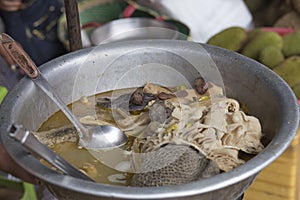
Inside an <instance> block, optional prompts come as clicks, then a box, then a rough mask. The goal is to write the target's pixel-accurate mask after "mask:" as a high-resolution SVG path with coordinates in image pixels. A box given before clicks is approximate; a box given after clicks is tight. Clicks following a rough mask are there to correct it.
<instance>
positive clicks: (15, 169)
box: [0, 142, 39, 184]
mask: <svg viewBox="0 0 300 200" xmlns="http://www.w3.org/2000/svg"><path fill="white" fill-rule="evenodd" d="M0 170H1V171H3V172H6V173H9V174H11V175H13V176H15V177H17V178H20V179H22V180H23V181H26V182H29V183H33V184H39V180H38V179H37V178H35V177H34V176H33V175H31V174H30V173H28V172H27V171H26V170H24V169H23V168H22V167H20V166H19V165H18V164H17V163H16V162H15V161H14V160H13V159H12V158H11V157H10V156H9V154H8V153H7V151H6V150H5V149H4V147H3V145H2V144H1V142H0Z"/></svg>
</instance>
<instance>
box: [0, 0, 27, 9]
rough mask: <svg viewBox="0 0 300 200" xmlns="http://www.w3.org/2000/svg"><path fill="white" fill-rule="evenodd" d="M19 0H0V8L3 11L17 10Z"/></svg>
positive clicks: (20, 3) (19, 6)
mask: <svg viewBox="0 0 300 200" xmlns="http://www.w3.org/2000/svg"><path fill="white" fill-rule="evenodd" d="M21 6H22V1H21V0H0V9H1V10H5V11H17V10H19V9H20V8H21Z"/></svg>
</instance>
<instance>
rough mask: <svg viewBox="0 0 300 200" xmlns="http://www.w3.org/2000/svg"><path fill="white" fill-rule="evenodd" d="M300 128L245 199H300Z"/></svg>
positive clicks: (250, 189)
mask: <svg viewBox="0 0 300 200" xmlns="http://www.w3.org/2000/svg"><path fill="white" fill-rule="evenodd" d="M299 185H300V128H299V129H298V133H297V135H296V137H295V138H294V140H293V142H292V144H291V145H290V146H289V148H288V149H287V150H286V151H285V152H284V153H283V154H282V155H281V156H280V157H279V158H278V159H277V160H275V161H274V162H273V163H272V164H270V165H269V166H268V167H266V168H265V169H264V170H263V171H262V172H261V173H260V174H259V175H258V177H257V178H256V180H255V181H254V183H253V184H252V185H251V186H250V188H249V189H248V190H247V191H246V193H245V197H244V200H300V191H299V188H298V187H299Z"/></svg>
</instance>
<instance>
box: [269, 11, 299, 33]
mask: <svg viewBox="0 0 300 200" xmlns="http://www.w3.org/2000/svg"><path fill="white" fill-rule="evenodd" d="M274 26H275V27H283V28H294V29H300V14H299V13H297V12H295V11H291V12H288V13H286V14H285V15H283V16H282V17H280V18H279V19H278V20H277V21H276V22H275V24H274Z"/></svg>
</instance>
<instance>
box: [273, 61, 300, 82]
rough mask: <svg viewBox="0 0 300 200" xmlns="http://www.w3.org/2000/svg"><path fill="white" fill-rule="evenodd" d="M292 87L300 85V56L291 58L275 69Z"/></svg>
mask: <svg viewBox="0 0 300 200" xmlns="http://www.w3.org/2000/svg"><path fill="white" fill-rule="evenodd" d="M273 70H274V71H275V72H276V73H277V74H278V75H279V76H281V77H282V78H283V79H284V80H285V81H286V82H287V83H288V84H289V85H290V86H291V87H293V86H295V85H297V84H299V83H300V56H291V57H289V58H287V59H286V60H285V61H283V62H282V63H281V64H280V65H278V66H277V67H275V68H274V69H273Z"/></svg>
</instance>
